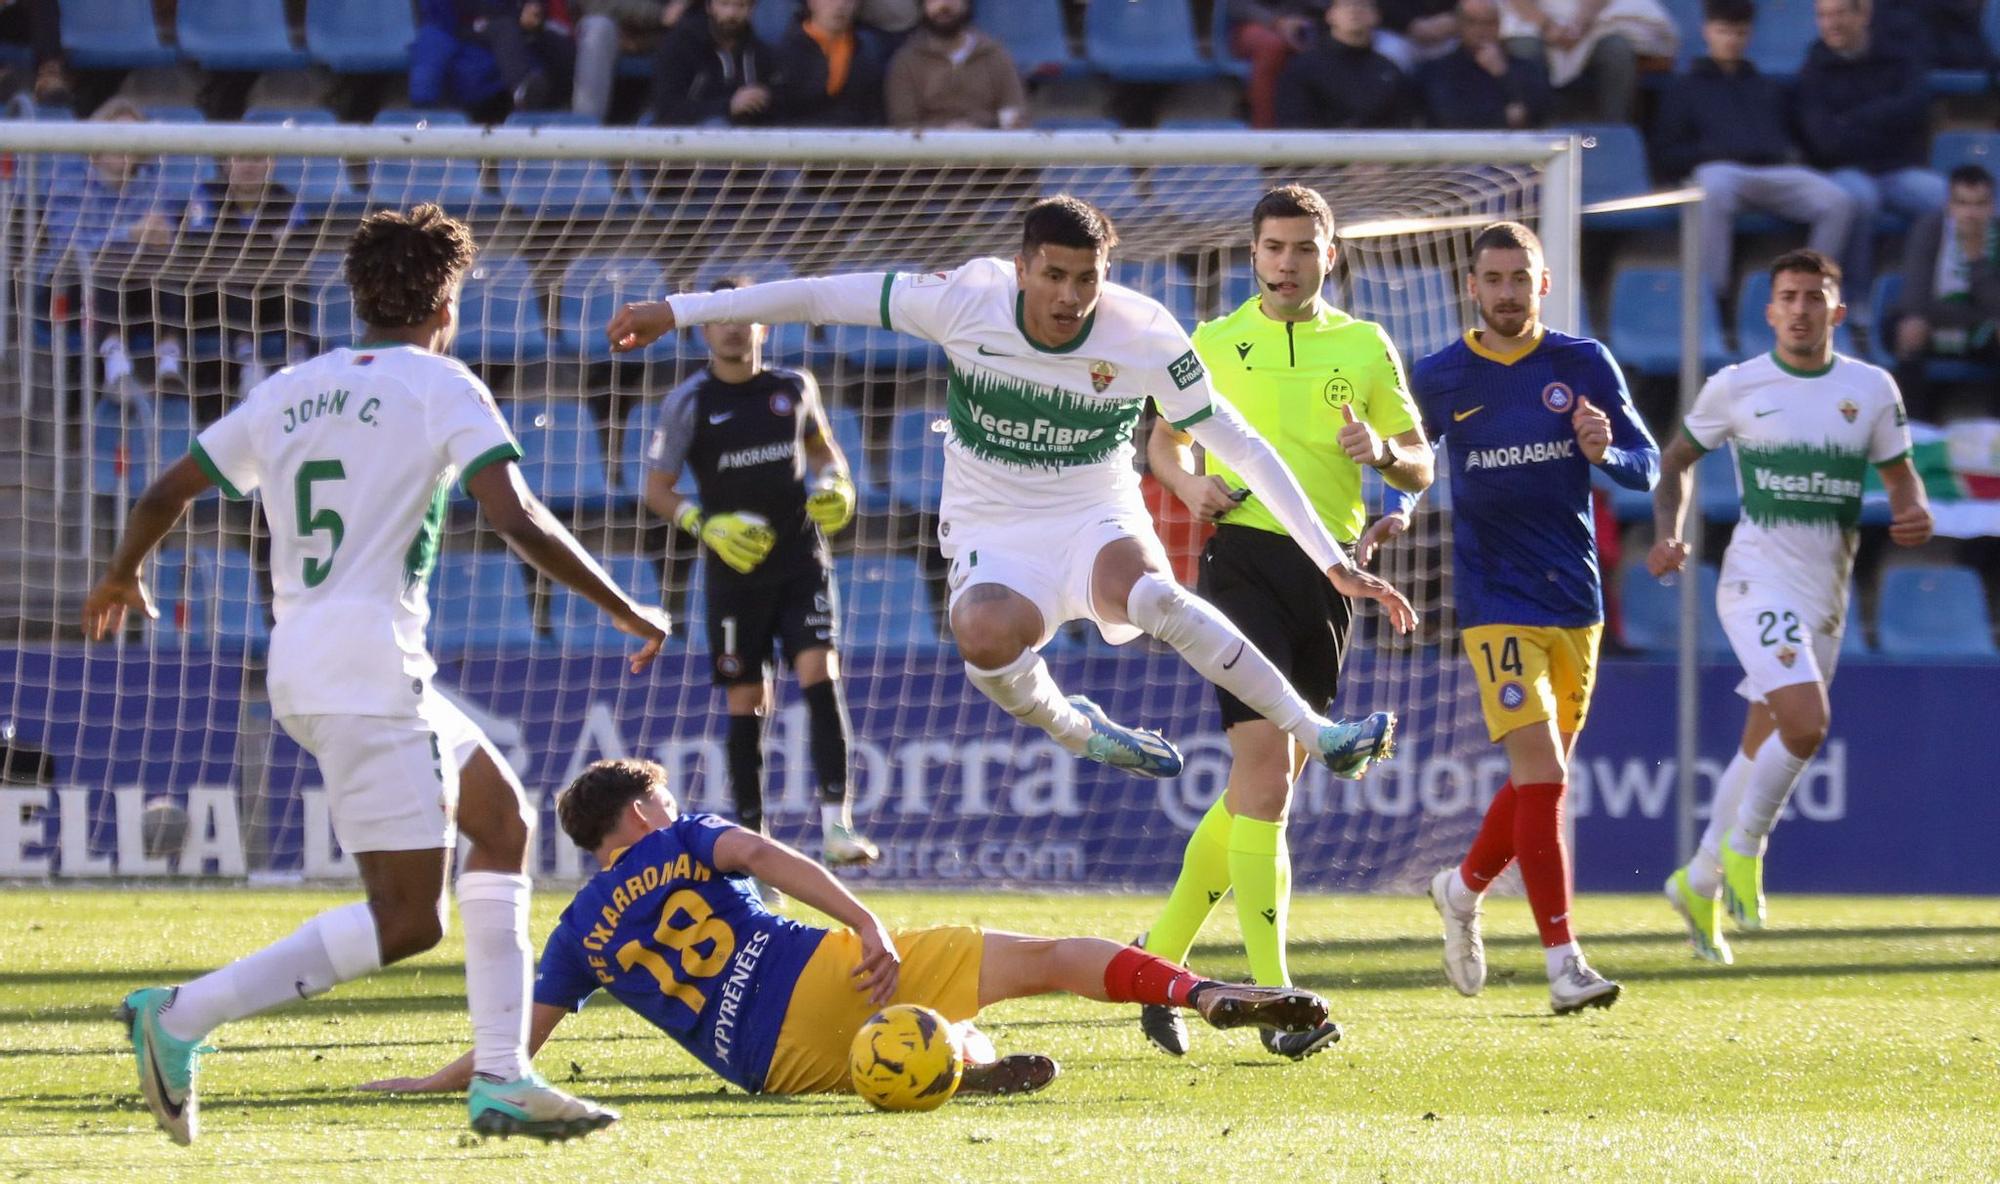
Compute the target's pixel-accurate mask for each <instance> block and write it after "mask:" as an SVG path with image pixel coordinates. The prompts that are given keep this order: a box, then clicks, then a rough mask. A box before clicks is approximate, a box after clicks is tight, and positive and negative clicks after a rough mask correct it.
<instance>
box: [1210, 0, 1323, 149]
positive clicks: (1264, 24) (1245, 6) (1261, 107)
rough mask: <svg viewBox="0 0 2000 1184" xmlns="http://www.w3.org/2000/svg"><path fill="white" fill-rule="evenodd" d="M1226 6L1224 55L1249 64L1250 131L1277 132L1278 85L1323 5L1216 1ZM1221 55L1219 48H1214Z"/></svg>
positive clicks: (1306, 0)
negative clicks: (1227, 48) (1251, 128)
mask: <svg viewBox="0 0 2000 1184" xmlns="http://www.w3.org/2000/svg"><path fill="white" fill-rule="evenodd" d="M1215 2H1216V3H1217V4H1227V5H1228V6H1229V16H1228V24H1229V52H1230V53H1231V54H1232V55H1234V56H1236V57H1239V58H1245V59H1248V60H1249V62H1250V80H1249V82H1248V83H1246V84H1245V86H1244V95H1243V97H1244V101H1245V104H1246V105H1247V106H1248V107H1249V108H1250V126H1251V127H1262V128H1272V127H1276V126H1278V79H1279V78H1280V76H1282V75H1283V74H1284V72H1285V63H1287V62H1289V61H1291V60H1292V55H1293V54H1295V53H1298V52H1300V51H1302V50H1305V49H1308V48H1310V47H1311V46H1312V44H1313V42H1314V40H1315V39H1317V37H1318V34H1319V27H1320V24H1321V22H1322V21H1324V20H1325V19H1326V8H1327V0H1215ZM1217 48H1218V49H1220V47H1217Z"/></svg>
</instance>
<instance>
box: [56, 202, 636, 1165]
mask: <svg viewBox="0 0 2000 1184" xmlns="http://www.w3.org/2000/svg"><path fill="white" fill-rule="evenodd" d="M474 250H475V248H474V245H473V241H472V234H471V232H470V231H469V230H467V229H466V228H465V226H463V225H462V224H460V223H458V222H455V221H453V220H452V219H451V218H449V217H447V216H445V214H444V212H443V211H442V210H440V209H438V208H437V207H436V206H431V205H423V206H418V207H416V208H415V209H414V210H411V211H410V212H409V213H408V214H402V213H397V212H392V211H385V212H382V213H377V214H373V215H370V216H369V217H368V218H367V219H366V220H365V221H363V222H362V224H361V228H360V229H359V230H358V231H357V232H356V233H355V235H354V239H353V241H352V242H351V243H350V244H349V246H348V249H347V259H346V264H345V271H346V277H347V282H348V285H349V286H350V287H351V288H352V289H353V292H354V310H355V313H356V314H357V315H358V316H359V317H360V318H361V320H362V321H363V322H364V323H365V324H366V325H367V331H366V335H365V337H364V339H363V341H362V342H361V343H360V344H358V345H355V346H353V347H351V348H342V349H336V350H332V351H331V352H329V353H326V354H322V355H321V356H319V357H317V358H314V359H312V360H311V361H308V362H305V363H303V364H301V365H298V366H291V367H287V368H286V369H284V370H281V371H279V372H278V373H277V374H275V375H273V376H272V377H271V378H269V379H267V380H266V381H264V382H263V383H261V384H260V385H258V386H257V387H256V388H255V389H254V390H253V391H251V393H250V394H249V396H248V397H246V398H245V399H244V400H243V402H242V404H241V405H240V406H238V407H237V408H236V409H235V410H234V411H231V412H230V413H229V414H228V415H225V416H223V417H222V418H221V419H219V420H217V421H216V422H215V423H213V424H211V425H210V426H209V427H208V429H207V430H206V431H204V432H202V433H201V435H200V437H199V438H197V439H196V441H195V443H194V446H193V450H192V452H191V453H190V455H188V456H185V457H183V458H181V459H180V460H179V461H177V462H176V463H175V464H174V465H173V466H172V467H171V468H169V469H168V470H167V471H166V472H165V473H162V474H161V475H160V477H159V479H158V480H156V481H155V482H153V484H152V485H151V486H150V487H148V488H147V490H146V492H145V493H144V494H142V495H141V496H140V498H139V501H138V503H137V504H136V505H135V506H134V507H133V509H132V517H131V521H130V522H129V523H128V524H127V527H126V532H125V537H124V539H123V540H121V541H120V543H119V545H118V550H117V553H116V554H115V555H114V556H113V557H112V559H111V564H110V568H109V570H108V571H107V572H106V573H105V575H104V576H103V578H102V579H101V580H100V581H99V582H98V584H97V586H96V587H95V588H93V589H92V590H91V592H90V595H89V597H88V598H87V599H86V600H85V602H84V606H83V617H84V628H85V630H86V632H87V633H88V634H89V635H90V636H93V637H96V638H98V639H102V638H104V637H107V636H111V635H113V634H115V633H117V632H118V631H119V630H120V629H121V628H122V627H123V625H124V621H125V615H126V612H127V611H128V610H131V609H136V610H138V611H139V612H141V613H143V614H145V615H146V616H147V617H149V618H150V617H153V616H156V615H157V614H156V613H155V612H154V610H153V606H152V601H151V598H150V596H149V595H148V594H147V591H146V587H145V584H144V582H143V579H142V577H141V572H140V567H141V564H142V563H143V562H144V561H145V559H146V556H147V555H149V554H150V553H151V552H152V550H153V548H154V547H155V546H157V545H158V544H159V542H160V540H161V539H163V538H165V537H166V535H167V533H168V531H170V530H171V529H172V528H173V526H174V524H175V523H176V522H177V521H179V519H180V516H181V514H182V513H183V512H184V511H185V510H186V509H187V505H188V503H189V502H191V501H193V500H194V499H195V498H196V497H198V496H200V495H201V494H203V493H205V492H207V491H208V490H209V489H210V488H217V489H220V490H221V491H222V492H223V493H224V494H226V495H227V496H229V497H232V498H241V497H248V496H249V495H251V494H252V493H254V492H257V491H260V490H261V491H262V492H263V495H264V512H265V514H266V515H267V517H268V520H269V522H270V524H271V573H272V581H273V587H274V591H275V603H274V606H273V607H274V612H275V616H276V618H277V624H276V625H275V626H274V627H273V628H272V630H271V645H270V672H269V688H270V695H271V708H272V711H273V712H274V713H275V714H276V715H277V717H278V722H279V724H280V725H282V726H283V727H284V729H285V731H286V733H288V734H289V735H290V736H291V737H292V738H293V739H295V740H297V741H298V742H299V744H300V746H301V747H303V748H305V749H306V751H308V752H310V753H312V754H313V759H314V761H315V762H316V763H317V764H318V765H319V769H320V774H321V776H322V777H323V778H324V779H325V782H326V791H327V798H328V802H329V806H330V808H331V811H332V815H333V829H334V834H335V836H336V837H337V838H338V839H339V840H340V845H341V847H342V848H343V849H345V850H347V851H348V852H350V853H352V854H353V856H354V860H355V863H356V864H357V866H358V867H359V868H360V872H361V882H362V886H363V888H364V890H365V891H366V893H367V898H368V899H367V901H366V902H365V903H360V904H351V905H346V906H344V907H342V908H337V909H334V910H332V911H331V912H326V913H321V914H320V915H319V916H317V917H314V918H313V919H311V920H310V921H307V922H306V923H305V924H304V925H303V926H301V927H300V928H299V929H298V930H297V931H295V932H294V933H292V934H291V935H290V936H289V937H286V938H285V939H283V940H282V941H279V942H278V943H277V944H275V945H271V946H267V947H265V948H264V949H262V950H259V951H257V952H256V953H254V954H250V955H248V956H247V957H243V958H239V959H237V960H236V961H234V962H231V963H230V964H229V965H227V966H225V967H223V968H222V969H220V970H217V971H213V972H211V973H209V974H206V975H203V976H201V977H200V978H197V979H194V980H193V981H191V982H187V983H184V984H182V985H181V986H179V987H171V988H169V987H152V988H147V989H145V990H140V991H134V992H132V993H131V994H130V995H128V996H126V998H125V1002H124V1004H123V1005H122V1006H121V1008H120V1009H119V1015H120V1018H121V1020H123V1021H124V1022H125V1023H126V1024H128V1025H129V1028H130V1032H131V1039H132V1050H133V1053H134V1054H135V1055H136V1057H137V1059H138V1065H139V1080H140V1085H141V1087H142V1089H143V1090H144V1093H145V1096H146V1103H147V1105H148V1106H149V1107H150V1108H151V1109H152V1111H153V1117H154V1119H155V1120H156V1121H158V1123H159V1125H160V1127H161V1128H162V1129H163V1130H165V1131H166V1132H167V1133H168V1134H169V1135H170V1136H172V1137H173V1140H174V1141H175V1142H177V1143H181V1144H186V1143H190V1142H192V1141H193V1140H194V1139H195V1137H196V1135H197V1134H198V1133H199V1122H198V1109H197V1100H196V1093H195V1075H196V1070H197V1063H198V1060H199V1058H200V1055H201V1053H203V1052H204V1051H206V1050H205V1049H204V1048H203V1044H204V1042H205V1041H206V1040H207V1038H208V1036H209V1034H210V1033H211V1032H212V1031H214V1030H215V1029H216V1028H217V1027H219V1026H221V1025H223V1024H225V1023H228V1022H229V1021H231V1020H239V1019H244V1018H246V1017H249V1016H253V1015H257V1014H259V1013H261V1012H265V1011H269V1010H270V1009H272V1008H274V1007H280V1006H283V1005H284V1004H287V1003H292V1002H295V1001H297V1000H299V999H307V998H311V997H312V996H314V995H318V994H321V993H323V992H325V991H327V990H330V989H331V988H332V987H334V986H335V985H336V984H338V983H343V982H347V981H349V980H351V979H356V978H360V977H362V976H363V975H366V974H370V973H372V972H373V971H375V970H377V969H379V968H380V967H382V966H384V965H386V964H388V963H391V962H397V961H401V960H402V959H404V958H408V957H411V956H412V955H415V954H420V953H422V952H423V951H425V950H427V949H430V948H431V947H432V946H434V945H436V944H437V943H438V941H439V939H440V938H441V937H442V936H443V932H444V917H445V916H446V915H447V914H446V898H445V886H446V881H447V877H448V874H449V872H450V865H451V851H452V848H453V847H454V846H455V845H456V842H457V832H459V831H462V832H463V833H464V834H465V836H466V838H468V839H469V840H471V844H472V851H471V856H470V858H468V859H467V861H466V864H465V870H464V871H463V872H462V873H461V874H460V875H459V877H458V905H459V915H460V918H461V919H462V921H463V923H464V926H465V979H466V996H467V1000H468V1002H469V1004H470V1009H471V1013H472V1030H473V1054H472V1064H471V1071H470V1072H469V1073H468V1074H467V1075H466V1079H465V1081H464V1082H462V1083H461V1084H462V1086H465V1087H468V1088H469V1089H470V1091H471V1093H470V1097H469V1105H470V1111H471V1114H470V1117H471V1123H472V1127H473V1129H474V1130H477V1131H480V1132H481V1133H483V1134H525V1135H531V1136H534V1137H537V1138H544V1139H551V1138H567V1137H570V1136H572V1135H578V1134H585V1133H588V1132H590V1131H593V1130H596V1129H598V1128H600V1127H603V1126H607V1125H609V1124H610V1123H612V1122H615V1121H616V1120H617V1118H618V1116H617V1114H616V1113H614V1112H613V1111H610V1110H607V1109H605V1108H603V1107H601V1106H597V1105H595V1104H593V1103H591V1102H586V1101H582V1100H580V1099H577V1098H573V1097H571V1096H569V1095H568V1094H566V1093H563V1092H562V1091H561V1090H558V1089H556V1088H554V1087H553V1086H551V1085H549V1084H548V1083H547V1082H545V1081H543V1080H542V1079H541V1078H539V1077H537V1076H536V1075H535V1073H534V1072H533V1070H532V1069H531V1068H530V1067H529V1063H528V1052H527V1048H526V1033H527V1004H528V955H529V950H528V944H527V926H528V876H527V866H528V865H527V848H528V839H529V835H530V833H531V832H530V830H529V820H530V819H531V818H532V817H533V809H532V807H530V806H529V805H528V802H527V798H526V796H525V795H524V794H523V792H522V789H521V785H520V782H518V781H517V780H515V778H514V775H513V773H512V772H511V771H510V770H509V769H508V767H507V763H506V761H505V760H504V759H503V758H501V756H500V755H499V753H498V752H497V751H496V750H495V749H494V748H493V746H492V744H491V743H490V742H488V741H487V739H486V737H485V736H483V735H481V734H480V731H479V729H478V727H477V726H476V725H474V724H473V723H472V721H470V720H468V719H467V718H465V716H464V714H463V713H461V712H460V711H459V710H458V709H457V708H455V707H453V706H451V705H450V704H449V703H448V702H447V701H446V700H444V699H443V698H442V697H441V696H440V695H438V694H437V692H436V691H435V690H434V689H433V688H432V686H431V679H432V677H433V676H434V675H435V674H436V672H437V664H436V663H435V662H433V661H432V660H431V656H430V654H429V652H428V651H427V649H426V648H425V644H424V627H425V625H426V623H427V622H428V621H429V619H430V605H429V602H428V600H427V598H426V582H427V580H428V578H429V573H430V568H431V563H432V560H433V559H434V558H435V556H436V554H437V543H438V532H439V529H440V527H442V525H443V523H444V517H445V509H446V504H447V501H448V499H449V497H450V489H451V484H452V481H453V480H454V479H457V480H460V481H462V482H463V483H464V485H465V488H466V489H467V490H468V491H469V492H470V493H471V494H472V496H473V498H474V499H475V500H477V501H478V503H479V508H480V511H481V513H483V514H484V515H485V517H486V519H487V521H488V523H489V524H490V525H492V527H493V528H494V529H495V530H497V531H498V532H499V533H500V534H501V536H502V537H504V538H505V539H506V540H507V542H508V543H509V544H510V545H512V546H513V548H514V549H515V550H516V551H518V552H520V554H521V555H522V556H523V557H524V558H526V559H527V560H529V561H530V562H531V563H533V564H534V565H535V566H536V567H537V568H539V569H541V570H542V571H543V572H545V573H547V574H548V575H549V576H550V577H552V578H554V579H557V580H560V581H562V582H563V583H564V584H567V585H568V586H570V587H572V588H574V589H576V590H577V591H578V592H580V593H582V594H583V595H584V596H585V597H587V598H588V599H589V600H590V601H591V603H593V604H595V605H597V606H598V607H599V608H601V609H603V610H604V611H605V612H606V613H608V614H610V616H611V619H612V620H613V622H615V623H616V624H617V626H618V628H619V629H620V630H622V631H623V632H625V633H628V634H630V635H632V636H633V637H635V638H638V639H639V640H640V641H641V642H642V643H643V648H641V649H640V650H639V651H638V653H637V654H636V655H635V656H634V657H633V659H632V671H633V673H635V674H636V673H638V672H639V671H640V670H642V669H644V668H645V667H646V665H647V664H648V663H649V662H651V661H652V659H653V656H654V655H655V654H657V653H658V652H659V648H660V643H661V642H662V641H664V640H665V639H666V636H667V621H666V618H665V616H664V615H662V614H661V613H660V612H659V610H658V609H654V608H647V607H643V606H640V605H638V604H635V603H633V601H632V599H631V597H629V596H628V595H626V593H625V592H624V590H622V589H620V588H619V587H618V586H617V585H616V584H615V583H613V582H612V581H611V580H610V579H609V577H607V576H606V575H605V574H604V572H603V570H602V569H600V568H599V567H598V566H597V564H596V563H595V562H593V561H592V560H591V558H590V556H588V555H587V554H585V553H584V551H583V548H582V547H580V546H579V545H578V544H577V542H576V540H575V539H574V538H572V537H571V536H570V534H569V532H568V531H567V530H565V529H564V528H563V527H562V525H561V523H559V522H557V521H556V519H555V518H554V516H553V515H551V514H550V513H549V511H548V510H547V508H546V507H544V506H543V505H542V503H541V502H540V501H539V500H537V499H536V497H535V495H534V494H533V493H531V492H530V491H529V490H528V488H527V486H526V485H525V484H524V483H523V482H522V480H521V474H520V470H519V468H518V467H517V466H516V465H515V463H514V462H515V461H516V460H518V459H520V456H521V449H520V446H519V445H518V444H516V443H515V441H514V437H513V435H512V433H511V432H509V431H508V429H507V424H506V421H505V420H503V419H501V418H500V413H499V411H498V410H497V409H496V408H495V407H494V404H493V396H492V394H491V393H490V392H488V391H487V389H486V385H485V384H484V383H482V382H481V381H480V380H479V379H478V378H477V377H476V376H475V375H474V374H473V373H472V372H471V371H470V370H468V369H466V367H465V366H464V365H463V364H461V363H459V362H457V361H454V360H453V359H451V358H449V357H446V356H444V354H443V353H442V352H440V351H442V350H443V349H444V348H445V346H446V344H447V343H448V342H449V341H450V340H451V336H452V331H453V329H454V328H455V325H456V321H457V304H458V289H459V282H460V280H461V279H462V278H463V276H464V274H465V270H466V268H468V267H470V266H471V265H472V258H473V254H474Z"/></svg>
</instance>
